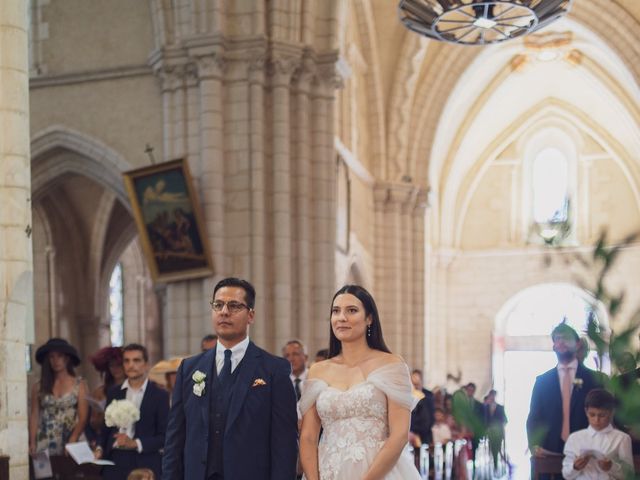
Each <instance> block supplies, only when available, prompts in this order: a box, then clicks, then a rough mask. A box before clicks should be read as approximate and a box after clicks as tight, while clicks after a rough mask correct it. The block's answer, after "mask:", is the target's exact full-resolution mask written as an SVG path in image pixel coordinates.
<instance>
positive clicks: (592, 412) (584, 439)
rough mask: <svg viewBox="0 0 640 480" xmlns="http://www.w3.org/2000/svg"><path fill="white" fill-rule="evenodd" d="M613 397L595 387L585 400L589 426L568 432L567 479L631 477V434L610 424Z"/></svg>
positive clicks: (565, 452)
mask: <svg viewBox="0 0 640 480" xmlns="http://www.w3.org/2000/svg"><path fill="white" fill-rule="evenodd" d="M614 405H615V398H614V397H613V395H611V394H610V393H609V392H607V391H606V390H602V389H600V388H595V389H593V390H591V391H590V392H589V394H588V395H587V398H586V399H585V401H584V406H585V412H586V415H587V419H588V420H589V427H588V428H585V429H584V430H578V431H577V432H574V433H572V434H571V435H569V438H568V439H567V443H566V444H565V446H564V459H563V460H562V476H563V477H564V478H566V479H567V480H575V479H591V478H595V479H598V478H602V479H609V478H619V479H622V478H633V477H634V475H633V474H634V471H633V455H632V453H631V437H629V435H627V434H626V433H624V432H621V431H620V430H616V429H615V428H613V425H611V420H612V419H613V410H614Z"/></svg>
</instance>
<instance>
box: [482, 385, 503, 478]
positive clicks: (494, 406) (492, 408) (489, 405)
mask: <svg viewBox="0 0 640 480" xmlns="http://www.w3.org/2000/svg"><path fill="white" fill-rule="evenodd" d="M496 393H497V392H496V391H495V390H489V393H487V395H486V396H485V397H484V423H485V427H486V429H487V438H488V439H489V450H491V455H492V457H493V464H494V465H495V466H496V467H497V463H498V454H499V453H500V449H501V448H502V442H503V441H504V426H505V425H506V424H507V415H506V414H505V413H504V406H502V405H500V404H499V403H498V402H496Z"/></svg>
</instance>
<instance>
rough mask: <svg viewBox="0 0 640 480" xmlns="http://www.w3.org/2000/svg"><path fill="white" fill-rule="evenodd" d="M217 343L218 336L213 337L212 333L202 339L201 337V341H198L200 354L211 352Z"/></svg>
mask: <svg viewBox="0 0 640 480" xmlns="http://www.w3.org/2000/svg"><path fill="white" fill-rule="evenodd" d="M217 343H218V335H215V334H213V333H211V334H209V335H205V336H204V337H202V340H200V350H201V351H202V352H206V351H207V350H211V349H213V348H215V346H216V344H217Z"/></svg>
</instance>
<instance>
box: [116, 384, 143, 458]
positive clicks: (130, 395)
mask: <svg viewBox="0 0 640 480" xmlns="http://www.w3.org/2000/svg"><path fill="white" fill-rule="evenodd" d="M148 384H149V379H148V378H146V379H145V380H144V383H143V384H142V386H141V387H140V388H138V389H135V388H133V387H131V386H130V385H129V379H128V378H127V379H126V380H125V381H124V382H122V386H121V387H120V389H121V390H124V389H126V390H127V400H129V401H130V402H131V403H133V404H134V405H135V406H136V407H137V408H138V411H140V405H142V398H143V397H144V392H145V390H146V389H147V385H148ZM124 433H126V434H127V436H128V437H129V438H133V439H134V440H135V441H136V444H137V445H138V453H140V452H142V442H141V441H140V439H139V438H134V435H135V434H136V427H135V425H129V427H128V428H127V431H126V432H124Z"/></svg>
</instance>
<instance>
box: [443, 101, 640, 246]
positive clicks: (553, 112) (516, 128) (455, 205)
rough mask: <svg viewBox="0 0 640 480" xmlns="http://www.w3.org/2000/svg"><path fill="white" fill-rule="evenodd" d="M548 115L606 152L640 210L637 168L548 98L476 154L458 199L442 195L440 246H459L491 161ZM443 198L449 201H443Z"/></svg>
mask: <svg viewBox="0 0 640 480" xmlns="http://www.w3.org/2000/svg"><path fill="white" fill-rule="evenodd" d="M548 116H553V117H555V118H556V119H564V121H567V122H568V123H570V124H573V125H577V126H578V128H579V129H580V130H581V131H584V132H586V133H588V134H589V135H590V136H592V137H593V138H594V139H596V140H597V141H598V143H599V144H600V145H601V146H603V147H604V148H605V149H606V150H607V151H608V152H609V154H610V155H611V157H612V158H613V160H614V161H615V162H616V163H617V165H618V166H619V167H620V169H621V170H622V171H623V173H624V175H625V177H626V178H627V180H628V182H629V185H630V186H631V188H632V192H633V195H634V198H635V203H636V205H635V206H636V208H637V209H638V210H640V167H639V166H638V165H635V164H633V163H631V162H629V161H626V160H625V159H626V158H629V156H628V155H626V154H625V149H624V147H623V146H622V145H620V143H619V142H617V141H616V139H614V138H612V137H611V136H610V135H609V134H608V133H607V132H606V131H604V130H603V129H602V128H601V127H600V126H599V125H598V124H597V123H596V122H595V121H594V120H592V119H590V118H589V117H588V116H587V115H585V114H584V113H583V112H582V111H580V110H579V109H578V108H577V107H575V106H573V105H571V104H568V103H566V102H563V101H561V100H558V99H549V100H547V101H545V102H544V103H543V104H539V105H536V106H535V107H533V108H532V109H530V110H528V111H526V112H523V113H522V114H521V115H520V116H519V117H518V118H517V119H516V121H514V122H513V123H512V124H511V126H510V127H509V128H508V129H507V130H505V131H503V132H501V133H500V134H498V135H497V136H496V138H495V139H494V141H493V142H491V144H490V145H489V146H487V148H486V149H485V150H484V151H483V152H481V153H480V154H479V155H478V160H477V162H476V163H475V166H474V168H473V170H472V171H470V172H468V173H467V177H468V176H473V178H474V181H473V182H472V184H471V185H470V186H469V187H468V188H467V189H465V192H464V195H463V196H462V197H461V196H460V192H451V193H450V194H449V195H445V194H443V198H444V199H445V200H443V202H442V206H441V218H442V227H441V228H442V232H441V233H442V236H441V238H442V243H443V245H454V246H459V245H460V244H461V240H462V237H461V235H462V230H463V225H464V219H465V217H466V211H467V209H468V207H469V205H470V202H471V199H472V197H473V194H474V192H475V190H476V188H477V187H478V185H479V183H480V182H481V180H482V177H483V176H484V173H485V172H486V170H487V168H488V166H489V164H490V162H491V160H493V159H494V158H495V156H496V155H497V154H498V153H499V152H501V151H503V150H504V149H505V148H506V146H507V145H509V144H510V143H512V142H514V141H516V140H517V139H518V138H519V137H521V136H522V135H523V133H524V132H526V131H527V130H529V129H531V128H532V127H533V126H535V125H536V124H539V123H540V122H541V121H544V119H545V118H547V117H548ZM450 188H451V187H450V186H449V187H448V186H445V187H444V188H443V192H446V190H448V189H450ZM447 198H448V199H449V200H446V199H447Z"/></svg>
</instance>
